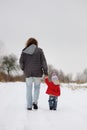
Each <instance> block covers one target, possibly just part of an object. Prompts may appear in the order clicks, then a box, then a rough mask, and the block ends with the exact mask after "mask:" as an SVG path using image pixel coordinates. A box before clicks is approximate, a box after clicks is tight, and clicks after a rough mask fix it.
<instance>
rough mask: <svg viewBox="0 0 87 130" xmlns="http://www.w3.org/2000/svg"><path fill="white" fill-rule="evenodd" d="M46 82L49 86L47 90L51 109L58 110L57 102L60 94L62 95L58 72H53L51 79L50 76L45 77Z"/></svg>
mask: <svg viewBox="0 0 87 130" xmlns="http://www.w3.org/2000/svg"><path fill="white" fill-rule="evenodd" d="M45 82H46V84H47V86H48V88H47V90H46V94H48V95H49V100H48V101H49V109H50V110H56V109H57V102H58V96H60V84H59V80H58V76H57V75H56V73H52V76H51V81H49V79H48V77H47V76H46V77H45Z"/></svg>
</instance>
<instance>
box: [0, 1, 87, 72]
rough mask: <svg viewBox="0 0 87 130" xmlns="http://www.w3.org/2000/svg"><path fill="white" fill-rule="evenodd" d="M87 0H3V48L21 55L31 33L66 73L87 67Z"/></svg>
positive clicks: (0, 16) (0, 10)
mask: <svg viewBox="0 0 87 130" xmlns="http://www.w3.org/2000/svg"><path fill="white" fill-rule="evenodd" d="M86 35H87V1H86V0H0V46H1V47H0V48H3V49H2V50H3V52H5V53H6V54H7V53H9V54H11V53H13V54H15V55H17V57H18V58H19V57H20V54H21V50H22V49H23V48H24V47H25V43H26V41H27V40H28V38H30V37H34V38H36V39H37V40H38V43H39V47H41V48H42V49H43V51H44V54H45V57H46V59H47V63H48V64H51V65H53V66H54V67H55V68H56V69H58V70H60V69H61V70H63V72H65V73H72V74H77V73H78V72H82V71H83V70H84V69H85V68H87V60H86V56H87V36H86Z"/></svg>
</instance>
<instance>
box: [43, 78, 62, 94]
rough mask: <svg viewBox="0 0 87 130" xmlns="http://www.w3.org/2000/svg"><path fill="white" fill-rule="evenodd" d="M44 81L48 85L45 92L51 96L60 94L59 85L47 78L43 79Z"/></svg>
mask: <svg viewBox="0 0 87 130" xmlns="http://www.w3.org/2000/svg"><path fill="white" fill-rule="evenodd" d="M45 82H46V84H47V86H48V88H47V90H46V94H48V95H53V96H60V85H59V84H58V85H55V84H54V83H53V82H52V81H49V80H48V78H46V79H45Z"/></svg>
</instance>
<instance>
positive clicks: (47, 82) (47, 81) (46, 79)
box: [45, 78, 50, 86]
mask: <svg viewBox="0 0 87 130" xmlns="http://www.w3.org/2000/svg"><path fill="white" fill-rule="evenodd" d="M45 83H46V84H47V85H48V86H49V84H50V82H49V80H48V78H45Z"/></svg>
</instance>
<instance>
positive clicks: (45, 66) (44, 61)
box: [41, 51, 48, 75]
mask: <svg viewBox="0 0 87 130" xmlns="http://www.w3.org/2000/svg"><path fill="white" fill-rule="evenodd" d="M41 67H42V70H43V73H44V74H45V75H48V67H47V62H46V58H45V55H44V53H43V51H41Z"/></svg>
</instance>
